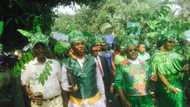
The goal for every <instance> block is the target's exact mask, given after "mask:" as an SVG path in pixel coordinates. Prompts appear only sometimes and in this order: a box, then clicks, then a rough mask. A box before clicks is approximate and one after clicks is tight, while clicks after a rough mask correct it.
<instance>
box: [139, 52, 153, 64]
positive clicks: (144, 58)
mask: <svg viewBox="0 0 190 107" xmlns="http://www.w3.org/2000/svg"><path fill="white" fill-rule="evenodd" d="M138 59H140V60H141V61H144V62H145V61H146V60H148V59H150V55H149V53H147V52H144V54H140V53H139V54H138Z"/></svg>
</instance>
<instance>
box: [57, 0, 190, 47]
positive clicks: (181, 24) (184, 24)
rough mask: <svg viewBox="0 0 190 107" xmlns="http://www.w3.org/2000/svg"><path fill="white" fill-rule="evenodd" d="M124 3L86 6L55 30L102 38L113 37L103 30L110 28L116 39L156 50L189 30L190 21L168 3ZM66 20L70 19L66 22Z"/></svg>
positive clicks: (108, 0) (138, 0)
mask: <svg viewBox="0 0 190 107" xmlns="http://www.w3.org/2000/svg"><path fill="white" fill-rule="evenodd" d="M123 1H125V0H106V1H105V2H104V3H102V4H101V5H99V7H98V8H96V9H95V8H91V7H84V6H83V7H82V8H81V9H80V10H79V12H78V13H77V14H76V15H74V16H68V15H62V16H60V17H59V18H58V19H57V20H59V22H56V23H55V25H54V28H58V27H56V26H57V25H56V24H57V23H61V22H63V23H62V25H61V26H59V29H54V30H58V31H61V32H67V31H68V29H69V27H67V26H72V27H70V28H72V29H79V30H81V31H87V32H91V33H95V34H96V33H100V34H102V33H111V31H108V32H106V31H104V30H101V29H102V28H104V27H105V26H104V25H105V24H111V25H112V28H113V31H114V33H115V34H116V35H117V36H122V37H123V38H126V39H137V40H140V41H144V42H145V43H146V44H147V45H148V46H149V47H150V46H156V44H157V41H158V40H159V39H160V38H162V37H163V36H168V35H173V36H175V37H176V38H177V39H180V38H181V37H182V36H183V32H184V31H185V30H187V29H189V27H190V20H189V18H188V17H185V15H184V11H182V14H181V15H180V16H174V15H173V13H172V11H171V9H170V8H169V7H168V5H167V4H166V3H167V1H165V2H161V1H160V0H129V1H128V2H126V1H125V2H123ZM66 17H70V18H67V19H68V20H67V19H66ZM63 19H65V20H63ZM59 25H60V24H59ZM64 28H67V30H66V29H64ZM151 48H152V47H151Z"/></svg>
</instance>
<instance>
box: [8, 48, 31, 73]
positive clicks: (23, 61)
mask: <svg viewBox="0 0 190 107" xmlns="http://www.w3.org/2000/svg"><path fill="white" fill-rule="evenodd" d="M32 59H33V56H32V52H31V51H28V52H26V53H23V55H22V58H21V59H19V61H18V62H17V63H16V65H15V66H14V67H13V69H11V74H12V75H13V76H15V77H17V76H20V74H21V71H22V69H24V65H25V64H26V63H28V62H29V61H31V60H32Z"/></svg>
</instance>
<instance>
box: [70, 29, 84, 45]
mask: <svg viewBox="0 0 190 107" xmlns="http://www.w3.org/2000/svg"><path fill="white" fill-rule="evenodd" d="M69 39H70V40H69V41H70V43H71V44H74V43H77V42H85V41H86V37H85V36H84V35H83V33H82V32H80V31H72V32H70V33H69Z"/></svg>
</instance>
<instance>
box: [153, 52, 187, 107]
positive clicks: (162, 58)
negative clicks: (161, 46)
mask: <svg viewBox="0 0 190 107" xmlns="http://www.w3.org/2000/svg"><path fill="white" fill-rule="evenodd" d="M182 60H183V59H182V57H181V56H180V55H179V54H177V53H175V52H162V51H158V52H156V53H155V54H154V55H153V56H152V58H151V66H152V69H153V75H157V74H161V75H163V76H164V77H165V78H166V79H167V80H168V82H169V84H170V86H174V87H176V88H179V89H180V90H181V91H180V92H178V93H177V94H175V93H173V92H171V91H170V90H169V89H168V87H166V86H165V85H164V84H163V82H162V81H161V80H160V78H158V81H157V83H156V95H157V103H158V107H184V95H183V87H182V82H181V80H182V72H181V70H182V67H181V61H182Z"/></svg>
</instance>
